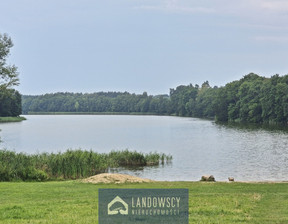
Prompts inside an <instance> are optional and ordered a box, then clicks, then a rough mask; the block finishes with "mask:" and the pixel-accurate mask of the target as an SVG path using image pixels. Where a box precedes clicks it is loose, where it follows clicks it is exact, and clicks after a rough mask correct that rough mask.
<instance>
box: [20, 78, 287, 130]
mask: <svg viewBox="0 0 288 224" xmlns="http://www.w3.org/2000/svg"><path fill="white" fill-rule="evenodd" d="M22 110H23V113H24V114H28V113H31V112H37V113H43V112H52V113H53V112H57V113H59V112H70V113H81V112H82V113H112V114H113V113H130V114H131V113H142V114H157V115H176V116H187V117H200V118H212V119H215V120H216V121H224V122H227V121H233V122H249V123H269V124H285V125H286V124H287V122H288V75H286V76H282V77H280V76H279V75H274V76H272V77H271V78H265V77H261V76H258V75H256V74H254V73H250V74H248V75H246V76H244V77H243V78H242V79H240V80H238V81H233V82H231V83H228V84H226V85H225V86H224V87H217V86H215V87H211V86H210V85H209V82H208V81H206V82H204V83H203V84H202V85H201V86H199V85H195V86H194V85H192V84H190V85H187V86H185V85H181V86H178V87H177V88H176V89H170V94H169V95H157V96H151V95H148V94H147V93H146V92H144V93H143V94H131V93H128V92H124V93H121V92H98V93H91V94H88V93H86V94H83V93H54V94H45V95H40V96H27V95H24V96H23V97H22Z"/></svg>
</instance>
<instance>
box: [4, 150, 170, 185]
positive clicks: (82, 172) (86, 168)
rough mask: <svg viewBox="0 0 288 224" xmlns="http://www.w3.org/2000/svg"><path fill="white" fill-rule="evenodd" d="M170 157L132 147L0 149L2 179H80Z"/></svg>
mask: <svg viewBox="0 0 288 224" xmlns="http://www.w3.org/2000/svg"><path fill="white" fill-rule="evenodd" d="M171 160H172V156H169V155H165V154H164V153H156V152H155V153H148V154H143V153H140V152H136V151H129V150H123V151H111V152H110V153H97V152H93V151H92V150H90V151H86V150H80V149H79V150H67V151H66V152H63V153H61V152H59V153H39V154H33V155H28V154H25V153H16V152H14V151H8V150H0V181H18V180H22V181H45V180H59V179H60V180H63V179H77V178H83V177H88V176H93V175H95V174H99V173H103V172H106V171H107V169H108V168H109V167H110V168H112V167H113V168H116V167H127V166H140V167H141V166H148V165H159V163H165V162H169V161H171Z"/></svg>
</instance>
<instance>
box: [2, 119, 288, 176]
mask: <svg viewBox="0 0 288 224" xmlns="http://www.w3.org/2000/svg"><path fill="white" fill-rule="evenodd" d="M25 117H26V118H27V120H26V121H23V122H20V123H1V124H0V129H1V132H0V136H1V140H2V142H1V143H0V148H6V149H9V150H15V151H16V152H26V153H37V152H58V151H66V150H67V149H79V148H81V149H87V150H90V149H92V150H93V151H97V152H109V151H111V150H123V149H129V150H136V151H139V152H144V153H149V152H154V151H157V152H163V153H166V154H171V155H172V156H173V161H172V163H171V164H166V165H164V166H162V165H160V166H158V167H145V168H143V169H138V170H125V169H119V170H117V172H121V173H128V174H133V175H137V176H140V177H145V178H151V179H154V180H169V181H174V180H184V181H187V180H192V181H196V180H199V179H200V178H201V176H202V175H204V174H213V175H214V176H215V178H216V180H220V181H224V180H227V178H228V177H229V176H232V177H234V178H235V180H238V181H264V180H266V181H283V180H288V132H287V131H283V130H265V129H262V128H256V129H255V128H239V127H238V128H237V127H229V126H225V125H218V124H215V123H214V122H212V121H207V120H201V119H195V118H181V117H165V116H128V115H127V116H126V115H119V116H118V115H29V116H28V115H27V116H25ZM111 172H116V171H115V170H111Z"/></svg>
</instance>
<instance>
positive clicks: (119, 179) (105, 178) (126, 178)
mask: <svg viewBox="0 0 288 224" xmlns="http://www.w3.org/2000/svg"><path fill="white" fill-rule="evenodd" d="M82 182H85V183H93V184H98V183H105V184H108V183H116V184H121V183H147V182H153V181H152V180H150V179H145V178H140V177H134V176H130V175H127V174H119V173H102V174H98V175H95V176H91V177H88V178H86V179H84V180H82Z"/></svg>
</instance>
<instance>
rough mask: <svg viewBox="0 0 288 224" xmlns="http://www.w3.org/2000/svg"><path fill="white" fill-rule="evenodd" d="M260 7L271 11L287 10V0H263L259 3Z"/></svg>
mask: <svg viewBox="0 0 288 224" xmlns="http://www.w3.org/2000/svg"><path fill="white" fill-rule="evenodd" d="M260 5H261V7H262V8H263V9H266V10H270V11H273V12H288V2H287V0H285V1H283V0H273V1H271V0H270V1H269V0H266V1H265V0H264V1H261V3H260Z"/></svg>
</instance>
